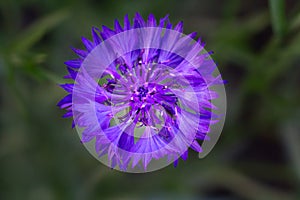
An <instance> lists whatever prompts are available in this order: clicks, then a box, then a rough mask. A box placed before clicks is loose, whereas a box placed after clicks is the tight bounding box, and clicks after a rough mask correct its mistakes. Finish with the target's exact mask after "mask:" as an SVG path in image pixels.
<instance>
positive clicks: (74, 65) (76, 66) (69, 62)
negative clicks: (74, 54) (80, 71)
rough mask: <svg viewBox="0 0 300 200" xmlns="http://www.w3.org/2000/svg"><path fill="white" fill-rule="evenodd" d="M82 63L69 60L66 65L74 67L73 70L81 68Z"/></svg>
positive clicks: (78, 60) (79, 60)
mask: <svg viewBox="0 0 300 200" xmlns="http://www.w3.org/2000/svg"><path fill="white" fill-rule="evenodd" d="M81 63H82V60H81V59H74V60H68V61H66V62H64V64H65V65H67V66H69V67H72V68H80V66H81Z"/></svg>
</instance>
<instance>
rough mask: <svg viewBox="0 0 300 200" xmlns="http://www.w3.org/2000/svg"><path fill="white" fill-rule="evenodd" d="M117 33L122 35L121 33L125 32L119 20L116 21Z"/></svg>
mask: <svg viewBox="0 0 300 200" xmlns="http://www.w3.org/2000/svg"><path fill="white" fill-rule="evenodd" d="M115 31H116V32H117V33H120V32H122V31H123V28H122V26H121V25H120V23H119V21H118V20H117V19H116V20H115Z"/></svg>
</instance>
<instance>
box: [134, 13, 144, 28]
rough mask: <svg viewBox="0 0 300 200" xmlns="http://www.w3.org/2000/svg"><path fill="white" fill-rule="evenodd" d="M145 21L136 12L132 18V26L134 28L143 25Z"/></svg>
mask: <svg viewBox="0 0 300 200" xmlns="http://www.w3.org/2000/svg"><path fill="white" fill-rule="evenodd" d="M145 25H146V24H145V21H144V19H143V17H142V16H141V15H140V13H138V12H137V13H136V14H135V16H134V18H133V27H134V28H142V27H145Z"/></svg>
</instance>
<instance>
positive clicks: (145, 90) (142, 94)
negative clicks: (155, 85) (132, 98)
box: [137, 86, 148, 101]
mask: <svg viewBox="0 0 300 200" xmlns="http://www.w3.org/2000/svg"><path fill="white" fill-rule="evenodd" d="M137 92H138V95H137V96H138V97H139V100H140V101H142V98H143V97H146V96H147V94H148V88H145V87H144V86H141V87H139V88H138V89H137Z"/></svg>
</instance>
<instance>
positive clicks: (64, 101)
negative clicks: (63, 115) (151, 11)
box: [57, 94, 72, 109]
mask: <svg viewBox="0 0 300 200" xmlns="http://www.w3.org/2000/svg"><path fill="white" fill-rule="evenodd" d="M71 103H72V94H68V95H67V96H65V97H64V98H63V99H62V100H60V101H59V102H58V103H57V106H58V107H60V108H61V109H64V108H66V107H69V106H71Z"/></svg>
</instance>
